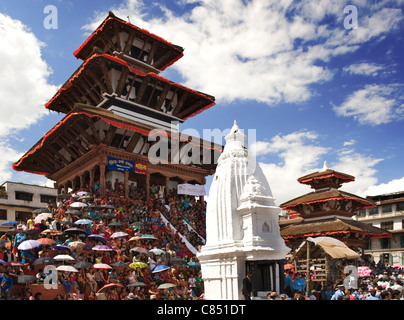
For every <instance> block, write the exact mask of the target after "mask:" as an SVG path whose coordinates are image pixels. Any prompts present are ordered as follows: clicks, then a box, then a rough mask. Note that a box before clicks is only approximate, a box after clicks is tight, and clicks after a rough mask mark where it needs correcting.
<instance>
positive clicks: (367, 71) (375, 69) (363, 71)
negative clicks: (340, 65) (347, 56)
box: [343, 62, 383, 76]
mask: <svg viewBox="0 0 404 320" xmlns="http://www.w3.org/2000/svg"><path fill="white" fill-rule="evenodd" d="M382 69H383V67H382V66H380V65H377V64H375V63H366V62H363V63H356V64H351V65H350V66H347V67H344V69H343V71H345V72H348V73H350V74H358V75H365V76H377V75H378V74H379V71H380V70H382Z"/></svg>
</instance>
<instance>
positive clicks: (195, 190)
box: [177, 183, 206, 196]
mask: <svg viewBox="0 0 404 320" xmlns="http://www.w3.org/2000/svg"><path fill="white" fill-rule="evenodd" d="M177 193H178V194H187V195H190V196H206V191H205V186H203V185H199V184H195V185H194V184H188V183H183V184H179V185H178V187H177Z"/></svg>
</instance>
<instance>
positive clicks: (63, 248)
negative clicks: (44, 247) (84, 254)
mask: <svg viewBox="0 0 404 320" xmlns="http://www.w3.org/2000/svg"><path fill="white" fill-rule="evenodd" d="M51 249H53V250H69V251H72V248H70V247H69V246H66V245H64V244H56V245H54V246H52V247H51Z"/></svg>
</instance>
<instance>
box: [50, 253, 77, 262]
mask: <svg viewBox="0 0 404 320" xmlns="http://www.w3.org/2000/svg"><path fill="white" fill-rule="evenodd" d="M53 259H55V260H57V261H74V258H73V257H72V256H69V255H67V254H59V255H57V256H55V257H53Z"/></svg>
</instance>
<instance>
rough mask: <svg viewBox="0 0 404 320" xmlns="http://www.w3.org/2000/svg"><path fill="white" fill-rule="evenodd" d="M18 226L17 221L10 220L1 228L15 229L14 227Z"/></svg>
mask: <svg viewBox="0 0 404 320" xmlns="http://www.w3.org/2000/svg"><path fill="white" fill-rule="evenodd" d="M17 224H18V222H17V221H12V220H9V221H5V222H3V223H2V224H1V226H2V227H14V226H16V225H17Z"/></svg>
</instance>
